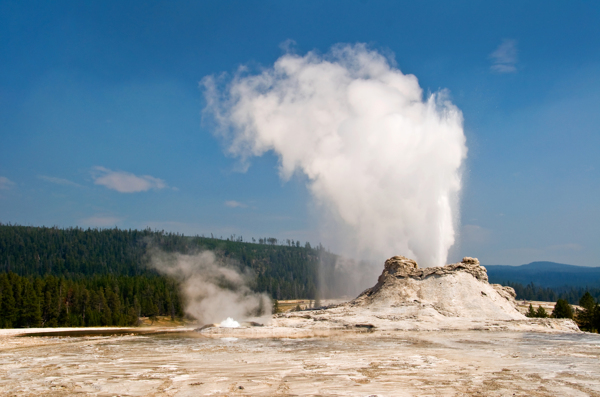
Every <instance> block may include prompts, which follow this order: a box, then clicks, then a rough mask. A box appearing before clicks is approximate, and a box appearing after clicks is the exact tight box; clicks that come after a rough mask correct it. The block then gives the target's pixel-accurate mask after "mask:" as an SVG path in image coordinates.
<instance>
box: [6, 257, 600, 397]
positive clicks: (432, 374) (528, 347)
mask: <svg viewBox="0 0 600 397" xmlns="http://www.w3.org/2000/svg"><path fill="white" fill-rule="evenodd" d="M62 330H63V331H65V330H67V331H73V329H62ZM80 330H83V331H90V330H92V329H90V328H86V329H80ZM101 330H104V331H109V332H117V331H118V330H117V329H108V328H101ZM35 331H38V332H39V331H43V332H47V331H48V329H39V330H25V331H24V330H1V332H0V396H13V395H18V396H22V395H25V396H26V395H31V396H34V395H35V396H40V395H44V396H59V395H60V396H62V395H75V394H77V395H90V396H116V395H120V396H175V395H177V396H198V395H212V396H225V395H226V396H233V395H252V396H273V395H323V396H373V395H379V396H417V395H418V396H430V395H431V396H433V395H435V396H455V395H481V396H513V395H516V396H559V395H560V396H563V395H564V396H600V365H599V364H598V363H599V359H600V335H597V334H588V333H583V332H580V331H579V330H578V328H577V326H576V325H575V324H574V323H573V322H572V321H570V320H557V319H537V320H535V319H527V318H526V317H524V316H523V315H522V314H520V313H519V312H518V311H517V310H516V309H515V302H514V291H512V290H511V289H510V288H505V287H501V286H497V285H490V284H489V283H488V282H487V273H486V271H485V268H483V267H481V266H479V263H478V261H477V260H475V259H472V258H465V259H464V260H463V262H461V263H457V264H453V265H447V266H444V267H438V268H425V269H419V268H418V266H417V265H416V263H415V262H414V261H411V260H409V259H407V258H404V257H394V258H391V259H389V260H388V261H386V265H385V270H384V272H383V274H382V275H381V277H380V278H379V281H378V283H377V285H375V286H374V287H373V288H370V289H368V290H366V291H365V292H363V293H362V294H361V295H360V296H359V297H358V298H356V299H354V300H353V301H351V302H347V303H343V304H339V305H334V306H331V307H328V308H322V309H317V310H307V311H301V312H290V313H283V314H278V315H275V316H274V318H273V320H272V322H271V324H268V325H265V326H251V324H244V323H242V324H241V326H240V327H236V328H224V327H219V326H210V325H209V326H207V327H204V328H202V330H201V331H194V330H192V329H184V328H175V329H161V331H163V333H161V334H155V335H136V334H133V333H128V334H125V335H99V336H76V337H62V336H57V335H60V334H55V336H50V337H39V336H32V337H26V338H23V337H18V336H17V335H18V334H22V333H32V332H35ZM57 331H58V330H57ZM120 331H121V332H122V331H123V330H120ZM133 331H134V330H132V332H133ZM175 331H177V332H175ZM182 331H187V332H182Z"/></svg>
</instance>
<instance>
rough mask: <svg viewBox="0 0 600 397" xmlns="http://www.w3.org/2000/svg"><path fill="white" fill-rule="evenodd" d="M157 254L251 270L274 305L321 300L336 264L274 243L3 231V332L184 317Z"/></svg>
mask: <svg viewBox="0 0 600 397" xmlns="http://www.w3.org/2000/svg"><path fill="white" fill-rule="evenodd" d="M253 240H254V239H253ZM281 243H282V244H283V245H278V244H281ZM150 247H154V248H158V249H160V250H163V251H165V252H180V253H188V254H192V253H194V252H198V251H201V250H212V251H214V252H215V253H216V254H217V255H218V256H219V257H221V258H223V259H233V260H235V261H236V262H237V263H238V264H239V266H240V267H246V268H249V269H251V270H252V272H253V274H254V276H255V277H254V282H253V285H252V286H251V287H252V288H253V289H254V290H255V291H260V292H266V293H268V294H269V295H270V296H272V297H273V298H274V299H298V298H309V299H314V298H315V296H317V292H316V291H317V287H316V285H317V267H318V266H319V258H321V261H323V258H324V263H325V265H326V266H327V264H330V265H332V264H333V263H334V262H335V255H333V254H330V253H327V252H325V251H324V250H323V248H322V247H321V246H319V247H317V248H316V249H313V248H312V247H311V246H310V244H308V243H307V244H305V245H304V246H301V245H300V243H299V242H297V241H292V240H286V241H283V242H280V241H278V240H277V239H275V238H260V239H259V240H258V243H247V242H243V239H242V238H241V237H236V236H230V237H229V238H227V239H225V240H223V239H217V238H213V237H210V238H208V237H200V236H196V237H186V236H183V235H180V234H176V233H175V234H174V233H165V232H164V231H151V230H150V229H146V230H142V231H138V230H119V229H116V228H115V229H104V230H99V229H88V230H83V229H79V228H69V229H59V228H47V227H26V226H15V225H3V224H0V276H1V278H0V315H1V317H0V327H34V326H48V327H50V326H92V325H133V324H136V323H137V318H138V316H143V317H150V318H151V319H153V318H156V316H172V317H180V316H182V315H183V310H182V306H183V303H182V299H181V296H180V295H179V293H178V288H177V285H176V284H175V283H174V281H172V280H169V279H168V278H166V277H164V276H161V275H159V274H158V273H157V272H156V271H155V270H153V269H151V268H149V267H148V266H147V264H148V262H149V257H148V254H147V252H148V249H149V248H150Z"/></svg>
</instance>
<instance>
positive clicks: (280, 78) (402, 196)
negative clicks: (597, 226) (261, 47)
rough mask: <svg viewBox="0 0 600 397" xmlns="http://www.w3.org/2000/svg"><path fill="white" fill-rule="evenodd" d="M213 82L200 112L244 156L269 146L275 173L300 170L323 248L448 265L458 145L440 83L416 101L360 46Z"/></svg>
mask: <svg viewBox="0 0 600 397" xmlns="http://www.w3.org/2000/svg"><path fill="white" fill-rule="evenodd" d="M222 80H223V79H222V78H215V77H206V78H205V79H204V80H203V81H202V84H203V86H204V87H205V97H206V100H207V107H206V109H205V116H210V117H211V118H213V119H214V120H215V121H216V124H217V133H218V134H220V135H222V137H223V138H224V139H225V142H226V143H227V148H228V151H229V152H230V153H231V154H232V155H234V156H237V157H239V158H240V159H241V161H242V164H244V165H247V163H248V159H249V158H250V157H252V156H260V155H262V154H263V153H265V152H267V151H273V152H274V153H276V154H277V155H278V156H279V160H280V175H281V177H282V178H284V179H288V178H290V177H291V176H292V175H293V174H294V173H295V172H301V173H303V174H305V175H306V176H307V177H308V180H309V181H310V182H309V185H308V187H309V189H310V192H311V193H312V195H313V197H314V199H315V201H316V203H317V204H318V206H319V207H320V208H321V209H322V210H323V214H324V215H325V216H324V217H323V219H324V221H323V224H322V226H323V231H324V235H323V239H324V242H325V243H327V245H328V246H330V247H332V248H334V249H343V250H345V251H343V252H345V253H346V254H348V253H349V254H351V255H361V256H362V257H365V258H366V257H370V258H377V259H382V258H387V257H390V256H392V255H397V254H403V255H406V256H410V257H412V258H415V259H417V260H418V262H419V263H420V264H422V265H425V266H433V265H436V266H437V265H443V264H445V263H446V259H447V255H448V250H449V248H450V247H451V246H452V245H453V244H454V240H455V231H454V229H455V222H456V220H457V211H458V193H459V191H460V188H461V168H462V167H461V165H462V163H463V160H464V159H465V157H466V153H467V148H466V145H465V136H464V133H463V128H462V113H461V112H460V110H459V109H458V108H456V107H455V106H454V105H453V104H452V103H451V102H450V101H449V100H448V99H447V98H446V95H445V92H444V91H441V92H438V93H434V94H431V95H428V96H427V97H426V98H424V97H423V92H422V89H421V88H420V87H419V83H418V81H417V78H416V77H415V76H413V75H405V74H403V73H402V72H401V71H400V70H398V69H396V68H395V67H394V66H393V65H391V64H390V62H389V61H388V60H387V59H386V58H385V57H384V56H382V55H381V54H379V53H378V52H376V51H371V50H368V49H367V48H366V47H365V46H364V45H362V44H357V45H340V46H336V47H334V48H333V49H332V50H331V51H330V53H328V54H326V55H323V56H320V55H318V54H316V53H314V52H310V53H308V54H306V55H305V56H299V55H295V54H286V55H283V56H282V57H281V58H279V59H278V60H277V61H276V62H275V64H274V65H273V67H271V68H267V69H264V70H263V71H262V72H261V73H260V74H257V75H250V74H248V73H247V72H246V69H245V68H241V69H240V71H239V72H238V73H237V74H236V75H235V76H234V78H233V79H232V80H230V81H228V82H227V84H226V85H225V86H223V85H221V84H222ZM350 247H352V248H354V250H351V249H350V252H349V248H350ZM352 251H354V252H352Z"/></svg>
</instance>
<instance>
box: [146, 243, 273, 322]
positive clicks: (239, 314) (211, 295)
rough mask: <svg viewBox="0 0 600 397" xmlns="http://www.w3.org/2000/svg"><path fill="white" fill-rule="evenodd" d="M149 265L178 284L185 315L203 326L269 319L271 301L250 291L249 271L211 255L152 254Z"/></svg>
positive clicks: (260, 294) (250, 276)
mask: <svg viewBox="0 0 600 397" xmlns="http://www.w3.org/2000/svg"><path fill="white" fill-rule="evenodd" d="M150 265H151V267H153V268H155V269H156V270H158V271H159V272H160V273H162V274H165V275H167V276H170V277H172V278H173V279H175V280H176V281H177V282H178V283H179V286H180V288H181V292H182V294H183V298H184V300H185V302H184V308H185V309H184V310H185V312H186V314H188V315H190V316H191V317H193V318H195V319H196V320H198V321H199V322H200V323H202V324H207V323H221V322H223V321H226V320H227V318H230V317H231V318H233V319H235V320H238V321H242V320H253V321H260V322H266V321H268V320H269V319H270V316H271V300H270V299H269V297H268V296H267V295H266V294H264V293H256V292H253V291H252V290H251V289H250V287H249V283H250V282H251V280H252V275H251V274H250V273H249V271H248V270H246V271H241V270H239V269H238V268H236V267H235V266H233V265H232V264H231V263H225V262H224V261H222V260H219V259H217V257H216V256H215V254H214V253H213V252H211V251H203V252H200V253H197V254H194V255H187V254H180V253H165V252H162V251H151V253H150Z"/></svg>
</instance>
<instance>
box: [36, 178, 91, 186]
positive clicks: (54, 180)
mask: <svg viewBox="0 0 600 397" xmlns="http://www.w3.org/2000/svg"><path fill="white" fill-rule="evenodd" d="M38 178H39V179H41V180H43V181H46V182H50V183H54V184H56V185H62V186H74V187H83V186H81V185H80V184H78V183H75V182H73V181H70V180H68V179H63V178H57V177H54V176H46V175H38Z"/></svg>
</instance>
